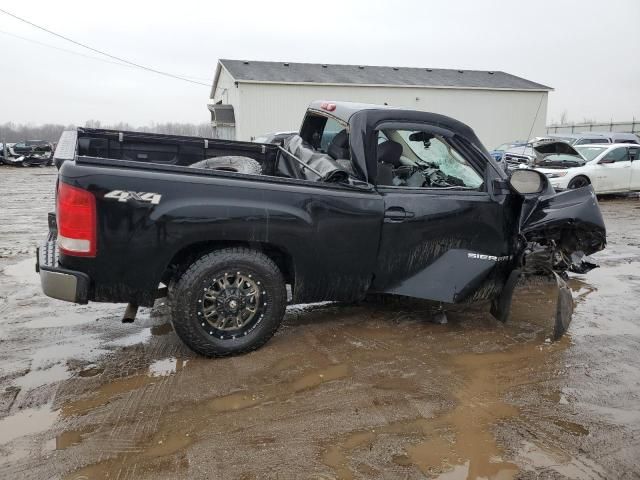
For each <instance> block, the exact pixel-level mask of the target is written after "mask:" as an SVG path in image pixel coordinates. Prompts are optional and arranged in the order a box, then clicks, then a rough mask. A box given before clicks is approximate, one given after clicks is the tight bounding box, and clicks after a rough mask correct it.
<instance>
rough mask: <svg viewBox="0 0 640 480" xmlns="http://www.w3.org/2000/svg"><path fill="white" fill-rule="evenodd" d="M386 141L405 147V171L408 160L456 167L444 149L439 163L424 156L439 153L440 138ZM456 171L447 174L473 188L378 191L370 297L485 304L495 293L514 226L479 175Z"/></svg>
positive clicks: (394, 134)
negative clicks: (379, 216) (380, 212)
mask: <svg viewBox="0 0 640 480" xmlns="http://www.w3.org/2000/svg"><path fill="white" fill-rule="evenodd" d="M398 133H400V134H399V135H398ZM384 134H385V135H386V136H385V138H389V139H391V140H392V141H397V142H398V143H402V146H403V152H402V153H403V155H402V160H401V163H402V165H403V167H402V168H406V165H407V164H410V163H411V161H416V160H425V161H428V162H431V161H433V160H438V159H440V161H441V162H440V165H441V168H444V169H446V166H445V164H446V163H448V162H450V161H453V162H456V161H457V160H458V159H456V158H446V157H447V155H446V153H445V154H443V152H446V151H448V150H447V148H444V149H443V148H440V149H439V150H440V152H439V154H438V155H439V157H438V158H436V157H434V156H433V155H432V156H431V157H430V156H429V155H427V153H428V152H426V151H425V149H426V150H429V149H431V148H435V147H442V145H439V143H443V142H442V140H441V139H438V138H434V139H432V140H431V141H430V142H428V143H429V145H428V146H427V142H424V144H423V145H420V144H417V145H416V144H415V142H411V141H409V140H408V137H409V135H410V134H411V132H410V131H407V132H390V131H385V132H384ZM403 140H404V141H403ZM421 143H422V142H421ZM458 155H459V156H460V157H461V158H463V157H462V155H460V154H458ZM455 170H456V169H455V168H453V169H450V171H451V172H452V173H457V174H458V175H459V176H463V177H465V181H466V182H467V183H468V184H473V185H475V186H476V188H469V187H467V188H460V187H459V186H458V187H455V186H454V187H442V186H440V187H434V186H429V185H426V186H421V187H416V186H406V185H403V184H402V183H403V182H402V181H401V180H398V179H396V180H395V181H394V182H393V183H394V184H395V185H378V193H380V195H381V196H382V198H383V200H384V218H383V224H382V231H381V238H380V247H379V250H378V259H377V265H376V270H375V277H374V281H373V285H372V289H373V290H374V291H379V292H385V293H391V294H396V295H405V296H410V297H417V298H423V299H428V300H434V301H439V302H448V303H457V302H460V301H464V300H467V299H470V298H473V299H474V300H479V299H481V298H490V297H491V296H492V295H493V294H495V293H496V292H497V291H499V290H498V289H499V287H500V286H501V282H502V281H503V280H504V278H505V277H506V272H508V268H507V267H508V264H509V259H510V257H509V251H510V241H511V234H510V233H511V232H513V231H515V226H514V225H512V224H511V223H510V222H512V220H511V216H510V215H506V214H505V213H504V208H505V203H504V202H503V203H502V204H501V203H498V202H496V201H495V200H494V199H493V198H491V196H490V195H489V193H488V192H487V190H486V187H485V185H484V182H483V181H482V179H483V177H484V172H479V171H476V170H474V169H473V168H472V167H471V166H470V165H469V164H468V163H467V164H466V165H462V166H461V167H460V169H459V170H460V171H458V172H454V171H455ZM463 171H464V172H463ZM474 176H475V180H474ZM414 185H415V183H414ZM483 287H484V288H483Z"/></svg>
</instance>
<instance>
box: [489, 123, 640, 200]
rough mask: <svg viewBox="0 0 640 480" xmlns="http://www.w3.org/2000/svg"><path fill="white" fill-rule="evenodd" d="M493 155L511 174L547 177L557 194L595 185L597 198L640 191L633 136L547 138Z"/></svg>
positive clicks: (639, 155)
mask: <svg viewBox="0 0 640 480" xmlns="http://www.w3.org/2000/svg"><path fill="white" fill-rule="evenodd" d="M490 154H491V156H492V157H493V158H494V160H495V161H496V162H497V163H498V164H499V165H500V166H501V167H502V168H503V169H504V170H505V171H507V172H509V171H512V170H514V169H521V168H534V169H536V170H538V171H540V172H541V173H544V174H545V175H546V176H547V178H548V179H549V182H550V183H551V185H552V186H553V187H554V188H555V189H556V190H567V189H576V188H581V187H584V186H586V185H592V186H593V189H594V191H595V192H596V193H597V194H609V193H624V192H631V191H640V161H638V160H640V139H639V138H638V137H637V136H636V135H634V134H631V133H619V132H597V133H594V132H586V133H576V134H563V135H547V136H545V137H536V138H533V139H531V140H528V141H522V140H517V141H513V142H507V143H504V144H502V145H500V146H499V147H497V148H496V149H494V150H492V151H491V152H490Z"/></svg>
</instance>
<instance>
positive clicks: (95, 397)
mask: <svg viewBox="0 0 640 480" xmlns="http://www.w3.org/2000/svg"><path fill="white" fill-rule="evenodd" d="M154 380H155V379H154V377H150V376H148V375H136V376H133V377H125V378H120V379H118V380H115V381H113V382H110V383H106V384H104V385H101V386H100V387H99V388H98V389H97V390H96V391H95V392H93V394H91V395H90V396H89V397H87V398H81V399H79V400H75V401H73V402H69V403H65V404H64V405H63V407H62V415H63V416H64V417H69V416H73V415H84V414H86V413H88V412H89V411H91V410H93V409H94V408H97V407H100V406H103V405H106V404H108V403H110V402H112V401H113V400H114V399H115V398H117V397H118V396H120V395H122V394H125V393H128V392H131V391H133V390H137V389H138V388H141V387H143V386H145V385H149V384H151V383H154Z"/></svg>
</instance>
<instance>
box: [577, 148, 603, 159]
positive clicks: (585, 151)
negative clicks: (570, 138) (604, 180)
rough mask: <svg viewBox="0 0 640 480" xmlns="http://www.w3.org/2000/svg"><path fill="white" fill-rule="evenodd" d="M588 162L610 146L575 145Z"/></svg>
mask: <svg viewBox="0 0 640 480" xmlns="http://www.w3.org/2000/svg"><path fill="white" fill-rule="evenodd" d="M575 148H576V150H577V151H578V152H579V153H580V155H582V156H583V157H584V158H586V159H587V161H588V162H590V161H591V160H593V159H594V158H596V157H597V156H598V155H600V154H601V153H602V152H604V151H605V150H606V149H607V148H609V147H575Z"/></svg>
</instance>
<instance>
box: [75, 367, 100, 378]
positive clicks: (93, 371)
mask: <svg viewBox="0 0 640 480" xmlns="http://www.w3.org/2000/svg"><path fill="white" fill-rule="evenodd" d="M102 372H104V368H102V367H98V366H96V365H91V366H88V367H86V368H84V369H83V370H80V371H79V372H78V376H79V377H82V378H88V377H95V376H96V375H100V374H101V373H102Z"/></svg>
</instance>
